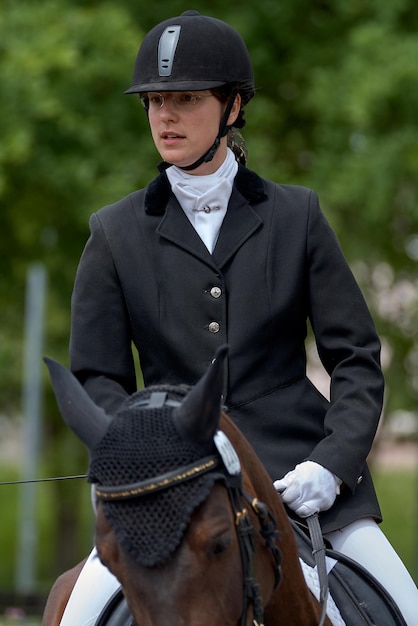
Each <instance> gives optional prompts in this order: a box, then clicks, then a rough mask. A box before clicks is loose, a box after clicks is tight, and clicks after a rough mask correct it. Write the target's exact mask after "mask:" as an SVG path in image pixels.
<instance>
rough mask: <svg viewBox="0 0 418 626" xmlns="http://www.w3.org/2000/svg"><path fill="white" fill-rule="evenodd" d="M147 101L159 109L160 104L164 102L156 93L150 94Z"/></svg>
mask: <svg viewBox="0 0 418 626" xmlns="http://www.w3.org/2000/svg"><path fill="white" fill-rule="evenodd" d="M148 99H149V102H150V104H152V105H153V106H156V107H160V106H161V105H162V103H163V102H164V98H163V96H161V95H160V94H158V93H154V94H150V95H149V96H148Z"/></svg>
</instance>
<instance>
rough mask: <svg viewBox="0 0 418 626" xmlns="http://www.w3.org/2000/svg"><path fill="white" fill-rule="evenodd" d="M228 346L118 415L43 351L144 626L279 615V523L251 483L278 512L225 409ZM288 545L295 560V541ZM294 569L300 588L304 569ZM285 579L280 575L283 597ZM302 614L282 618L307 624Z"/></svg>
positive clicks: (103, 534)
mask: <svg viewBox="0 0 418 626" xmlns="http://www.w3.org/2000/svg"><path fill="white" fill-rule="evenodd" d="M226 354H227V348H226V347H223V348H221V349H220V350H219V351H218V353H217V355H216V357H215V359H214V361H213V362H212V364H211V366H210V367H209V368H208V370H207V371H206V373H205V374H204V376H203V377H202V378H201V380H200V381H199V382H198V383H197V384H196V385H195V386H194V387H192V388H186V387H182V386H176V387H173V386H167V385H165V386H159V387H149V388H146V389H144V390H142V391H140V392H137V393H135V394H133V395H132V396H131V397H130V398H128V399H127V401H126V402H125V403H124V404H123V405H122V406H121V407H120V409H119V410H118V411H117V413H116V414H115V415H108V414H107V413H106V412H105V411H104V410H103V409H101V408H99V407H98V406H97V405H96V404H95V403H94V402H93V401H92V400H91V399H90V397H89V396H88V395H87V393H86V392H85V390H84V388H83V387H82V386H81V385H80V383H79V382H78V381H77V379H76V378H75V377H74V376H73V375H72V373H71V372H70V371H69V370H67V369H66V368H65V367H63V366H62V365H60V364H59V363H57V362H56V361H53V360H51V359H46V362H47V365H48V368H49V371H50V376H51V380H52V384H53V387H54V391H55V395H56V398H57V403H58V405H59V408H60V411H61V413H62V416H63V418H64V420H65V421H66V423H67V424H68V425H69V427H70V428H71V429H72V430H73V431H74V432H75V434H76V435H77V436H78V437H79V438H80V439H81V441H82V442H83V443H84V444H85V445H86V446H87V448H88V451H89V456H90V463H89V475H88V479H89V481H90V482H92V483H93V484H94V488H95V494H96V498H97V515H96V525H95V543H96V547H97V551H98V555H99V557H100V559H101V561H102V562H103V564H104V565H105V566H106V567H108V569H109V570H110V571H111V572H112V573H113V574H114V575H115V576H116V577H117V578H118V580H119V581H120V583H121V586H122V589H123V592H124V595H125V598H126V601H127V604H128V606H129V609H130V611H131V613H132V615H133V617H134V619H135V623H137V624H141V626H166V625H167V624H168V623H170V624H171V625H172V626H180V624H181V625H183V626H220V625H222V626H238V625H239V626H248V625H250V624H253V623H254V624H258V623H261V622H262V619H263V611H264V608H265V607H267V614H266V615H267V617H266V619H265V622H264V623H265V624H266V626H274V625H276V624H279V622H280V623H282V622H281V621H280V620H281V619H282V618H284V617H285V613H286V611H285V610H284V611H283V610H281V604H283V607H284V606H285V603H283V602H282V599H281V596H280V595H277V583H278V582H279V577H280V576H279V575H280V566H279V561H280V553H279V550H278V545H277V538H278V537H277V531H276V527H275V523H274V519H273V516H272V515H271V514H270V512H269V510H268V509H267V507H265V505H263V504H262V503H261V502H259V500H258V499H257V497H256V496H257V495H258V494H255V491H256V489H258V487H259V489H260V491H259V493H261V495H260V496H259V497H264V495H265V496H266V497H267V499H270V501H271V505H272V507H273V508H277V509H278V515H279V516H282V517H283V519H286V515H285V513H284V512H283V507H282V506H281V504H280V499H279V498H278V497H277V495H276V494H275V492H274V488H273V487H272V485H271V480H270V479H269V478H268V476H267V474H266V473H265V470H264V468H263V467H262V466H261V463H260V462H259V460H258V459H257V457H256V455H255V453H254V452H253V450H252V448H251V446H250V445H249V444H248V442H246V440H245V438H244V437H243V436H242V435H241V433H240V432H239V431H238V429H237V428H236V427H235V426H234V425H233V424H232V422H231V421H230V420H229V418H228V417H227V416H226V415H225V413H223V412H222V410H221V406H222V389H223V384H224V361H225V357H226ZM231 440H232V441H233V445H232V443H231ZM237 452H238V454H237ZM243 465H244V466H245V465H247V466H249V468H246V467H242V466H243ZM250 473H252V476H253V477H252V478H251V477H250ZM257 475H259V476H260V477H261V478H260V479H259V481H258V482H259V483H260V485H258V486H257V485H254V484H253V483H254V482H255V483H257V479H256V478H255V477H256V476H257ZM246 489H249V490H250V492H251V495H250V496H249V495H248V493H247V491H246ZM256 525H257V526H260V527H261V533H256V534H255V533H254V527H255V526H256ZM284 533H285V536H286V533H287V531H286V529H285V530H284ZM291 534H292V533H291V531H290V534H289V540H290V542H292V541H293V538H292V537H291ZM286 550H287V549H286V548H285V558H286V559H287V558H288V557H287V556H286ZM291 551H292V558H295V555H296V559H297V550H296V548H295V546H294V545H293V544H292V545H291ZM293 553H294V554H293ZM289 558H290V557H289ZM297 567H298V564H297ZM295 575H296V578H297V579H300V581H301V584H302V585H304V583H303V579H302V575H301V572H300V571H296V574H295ZM298 577H299V578H298ZM292 584H293V583H292V582H291V579H289V578H286V577H285V581H284V583H282V585H281V588H283V589H284V593H285V594H286V593H287V588H288V587H289V586H291V585H292ZM304 593H305V590H304ZM302 595H303V594H302ZM302 595H299V598H298V600H299V601H300V599H301V597H302ZM309 602H310V600H309ZM302 606H303V603H302ZM298 610H300V609H298ZM309 611H312V607H310V608H309ZM279 616H280V618H279ZM300 619H301V618H300V616H296V620H299V621H295V622H293V621H287V622H286V623H289V624H291V623H295V624H302V623H306V624H308V623H311V622H307V621H306V622H305V621H300ZM312 623H313V622H312Z"/></svg>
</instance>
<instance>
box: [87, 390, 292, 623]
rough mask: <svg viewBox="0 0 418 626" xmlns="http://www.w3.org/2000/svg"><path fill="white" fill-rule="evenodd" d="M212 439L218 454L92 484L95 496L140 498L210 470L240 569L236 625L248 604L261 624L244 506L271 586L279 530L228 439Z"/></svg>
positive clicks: (243, 618) (151, 401)
mask: <svg viewBox="0 0 418 626" xmlns="http://www.w3.org/2000/svg"><path fill="white" fill-rule="evenodd" d="M155 401H156V399H155V398H153V394H151V397H150V398H149V399H148V400H144V401H143V402H141V404H142V403H143V405H144V406H150V404H153V406H155ZM165 402H166V403H167V404H169V405H171V406H174V405H176V404H179V403H177V402H176V401H173V400H165ZM219 433H220V436H219ZM217 437H218V441H217ZM214 441H215V445H216V446H217V449H218V454H213V455H209V456H206V457H204V458H202V459H200V460H198V461H196V462H195V463H192V464H190V465H183V466H180V467H178V468H177V469H175V470H173V471H170V472H166V473H163V474H160V475H158V476H155V477H153V478H151V479H146V480H142V481H139V482H135V483H130V484H125V485H117V486H108V485H106V486H103V485H96V497H97V498H98V499H101V500H111V501H115V500H126V499H131V498H140V497H141V496H144V495H148V494H150V493H155V492H158V491H161V490H164V489H170V488H171V487H174V486H175V485H178V484H180V483H184V482H185V481H188V480H191V479H193V478H196V477H197V476H200V475H202V474H205V473H208V472H214V473H215V474H216V475H217V478H219V480H221V481H223V482H224V484H225V487H226V489H227V492H228V497H229V502H230V504H231V508H232V512H233V516H234V521H235V528H236V532H237V538H238V544H239V550H240V556H241V563H242V572H243V608H242V613H241V618H240V626H246V624H247V619H248V611H249V609H250V607H252V611H253V622H252V623H253V626H263V614H264V608H263V601H262V597H261V593H260V586H259V584H258V582H257V579H256V572H255V543H254V527H253V524H252V522H251V517H250V515H249V509H248V508H247V507H251V509H252V510H253V511H254V513H255V514H256V517H257V520H258V523H259V526H260V529H259V531H260V534H261V536H262V537H263V539H264V541H265V546H266V547H267V549H268V550H270V552H271V554H272V564H273V571H274V589H276V587H277V586H278V584H279V582H280V579H281V553H280V550H279V547H278V539H279V532H278V529H277V525H276V522H275V520H274V517H273V515H272V514H271V512H270V511H269V509H268V508H267V506H266V505H265V504H264V503H263V502H260V501H259V500H258V499H257V498H256V497H255V496H251V495H249V494H248V493H247V492H246V491H245V490H244V488H243V481H242V472H241V469H240V464H239V460H238V457H237V455H236V452H235V450H234V448H233V446H232V444H231V443H230V442H229V439H227V437H226V435H225V434H224V433H221V431H218V432H217V435H215V438H214Z"/></svg>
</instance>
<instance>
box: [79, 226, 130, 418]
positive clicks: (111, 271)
mask: <svg viewBox="0 0 418 626" xmlns="http://www.w3.org/2000/svg"><path fill="white" fill-rule="evenodd" d="M131 340H132V338H131V326H130V323H129V316H128V312H127V309H126V305H125V301H124V298H123V293H122V289H121V285H120V282H119V279H118V275H117V272H116V269H115V265H114V263H113V259H112V255H111V250H110V247H109V245H108V242H107V240H106V236H105V233H104V231H103V229H102V227H101V224H100V221H99V217H98V216H97V214H94V215H92V217H91V218H90V237H89V239H88V241H87V243H86V246H85V248H84V251H83V254H82V256H81V259H80V263H79V266H78V269H77V274H76V279H75V283H74V290H73V295H72V301H71V337H70V364H71V370H72V371H73V373H74V374H75V376H76V377H77V378H78V379H79V380H80V382H81V383H82V384H83V385H84V387H85V389H86V391H87V392H88V393H89V395H90V396H91V397H92V398H93V400H94V401H95V402H96V403H97V404H98V405H100V406H102V407H103V408H104V409H105V410H107V411H108V412H112V411H115V410H116V409H117V408H118V406H119V405H120V404H121V403H122V402H123V400H124V399H125V398H126V397H127V395H130V394H132V393H133V392H134V391H135V390H136V375H135V366H134V361H133V356H132V348H131Z"/></svg>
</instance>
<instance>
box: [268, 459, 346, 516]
mask: <svg viewBox="0 0 418 626" xmlns="http://www.w3.org/2000/svg"><path fill="white" fill-rule="evenodd" d="M341 482H342V481H341V480H340V479H339V478H338V477H337V476H335V474H333V473H332V472H330V471H329V470H327V469H326V468H325V467H322V465H319V464H318V463H315V462H314V461H304V462H303V463H300V464H299V465H296V467H295V469H294V470H292V471H291V472H288V473H287V474H286V475H285V476H283V478H281V479H280V480H276V481H274V483H273V484H274V487H275V488H276V489H277V491H278V492H279V493H280V495H281V497H282V500H283V502H285V503H286V504H287V505H288V506H289V507H290V508H291V509H293V511H295V513H296V515H299V517H309V516H310V515H313V514H314V513H319V512H320V511H326V510H327V509H329V508H330V507H331V506H332V505H333V504H334V502H335V498H336V497H337V495H338V494H339V493H340V485H341Z"/></svg>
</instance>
